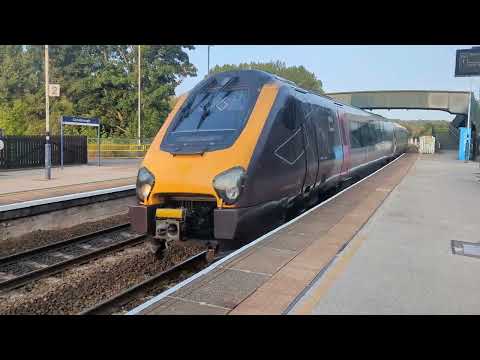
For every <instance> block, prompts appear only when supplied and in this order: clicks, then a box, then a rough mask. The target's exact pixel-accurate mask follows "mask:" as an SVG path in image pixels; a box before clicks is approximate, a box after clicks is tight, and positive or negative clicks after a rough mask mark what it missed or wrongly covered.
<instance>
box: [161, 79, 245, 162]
mask: <svg viewBox="0 0 480 360" xmlns="http://www.w3.org/2000/svg"><path fill="white" fill-rule="evenodd" d="M231 84H232V82H230V83H228V82H227V84H224V85H223V86H221V87H217V88H209V89H206V90H204V91H199V92H197V93H196V94H192V95H191V96H190V98H189V99H187V102H186V104H185V105H184V106H183V107H182V109H181V110H180V112H179V113H178V114H177V116H176V117H175V119H174V121H173V122H172V125H171V126H170V128H169V129H168V131H167V134H166V136H165V138H164V140H163V142H162V145H161V149H162V150H165V151H169V152H172V153H191V152H206V151H212V150H218V149H222V148H226V147H228V146H231V145H232V144H233V142H234V141H235V139H236V138H237V137H238V135H239V134H240V132H241V131H242V129H243V127H244V125H245V122H246V120H247V118H248V115H249V113H250V110H251V108H252V105H253V104H252V99H251V98H250V97H249V89H247V88H239V87H236V88H233V87H229V86H228V85H231Z"/></svg>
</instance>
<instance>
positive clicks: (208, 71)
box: [207, 45, 213, 75]
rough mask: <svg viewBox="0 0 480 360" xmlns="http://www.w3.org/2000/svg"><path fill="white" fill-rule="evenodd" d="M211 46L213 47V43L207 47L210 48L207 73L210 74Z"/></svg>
mask: <svg viewBox="0 0 480 360" xmlns="http://www.w3.org/2000/svg"><path fill="white" fill-rule="evenodd" d="M211 47H213V45H207V49H208V64H207V69H208V70H207V75H210V48H211Z"/></svg>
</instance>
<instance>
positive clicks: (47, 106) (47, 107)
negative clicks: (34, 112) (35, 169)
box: [45, 45, 52, 180]
mask: <svg viewBox="0 0 480 360" xmlns="http://www.w3.org/2000/svg"><path fill="white" fill-rule="evenodd" d="M48 88H49V84H48V45H45V140H46V141H45V178H46V179H47V180H50V179H51V177H52V174H51V168H52V163H51V160H52V154H51V147H50V103H49V100H50V99H49V93H48V92H49V91H48Z"/></svg>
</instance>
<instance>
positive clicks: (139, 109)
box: [138, 45, 142, 145]
mask: <svg viewBox="0 0 480 360" xmlns="http://www.w3.org/2000/svg"><path fill="white" fill-rule="evenodd" d="M140 56H141V55H140V45H138V145H140V144H141V140H140V135H141V134H140V121H141V108H140V105H141V102H140V93H141V91H142V87H141V85H142V77H141V75H140V74H141V73H140V63H141V57H140Z"/></svg>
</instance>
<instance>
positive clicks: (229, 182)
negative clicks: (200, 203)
mask: <svg viewBox="0 0 480 360" xmlns="http://www.w3.org/2000/svg"><path fill="white" fill-rule="evenodd" d="M244 181H245V170H243V169H242V168H241V167H234V168H231V169H229V170H227V171H224V172H222V173H220V174H218V175H217V176H216V177H215V179H213V187H214V189H215V191H216V192H217V194H218V196H220V197H221V198H222V199H223V201H225V203H226V204H228V205H230V204H233V203H234V202H235V201H237V199H238V198H239V197H240V194H241V193H242V189H243V186H244Z"/></svg>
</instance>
